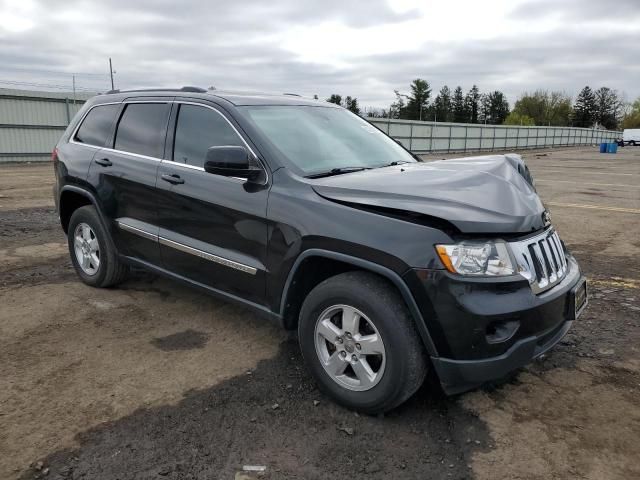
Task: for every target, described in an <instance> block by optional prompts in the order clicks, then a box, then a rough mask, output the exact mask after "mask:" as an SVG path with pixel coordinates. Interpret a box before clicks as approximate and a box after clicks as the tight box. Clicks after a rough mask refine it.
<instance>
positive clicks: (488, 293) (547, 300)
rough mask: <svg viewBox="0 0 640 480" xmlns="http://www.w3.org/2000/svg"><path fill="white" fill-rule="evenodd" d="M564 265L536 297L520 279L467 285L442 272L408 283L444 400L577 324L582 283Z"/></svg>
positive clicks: (535, 352) (536, 352) (500, 373)
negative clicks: (558, 276) (429, 340)
mask: <svg viewBox="0 0 640 480" xmlns="http://www.w3.org/2000/svg"><path fill="white" fill-rule="evenodd" d="M567 261H568V267H569V268H568V272H567V275H566V276H565V278H564V279H563V280H562V281H561V282H560V283H558V284H557V285H556V286H554V287H553V288H551V289H550V290H548V291H546V292H544V293H542V294H538V295H536V294H534V293H533V292H532V290H531V288H530V286H529V284H528V282H527V281H526V280H519V279H517V278H502V279H477V280H470V279H468V278H464V279H463V278H461V277H459V276H455V275H451V274H449V273H448V272H446V271H442V270H437V271H436V270H430V271H426V270H422V271H415V270H414V271H413V275H414V277H413V278H414V281H413V282H411V281H409V282H408V283H409V284H410V285H411V284H413V286H414V295H415V296H417V297H418V298H420V297H421V298H422V300H423V301H422V302H418V303H419V304H421V309H422V310H423V317H424V318H425V320H426V321H427V327H428V329H429V332H430V333H431V335H432V338H433V341H434V343H435V346H436V348H437V354H436V355H432V357H431V360H432V364H433V366H434V369H435V371H436V373H437V375H438V378H439V380H440V383H441V384H442V387H443V389H444V391H445V392H446V393H448V394H455V393H460V392H463V391H465V390H469V389H471V388H474V387H476V386H478V385H480V384H482V383H484V382H487V381H490V380H496V379H499V378H501V377H504V376H505V375H506V374H507V373H509V372H511V371H513V370H516V369H518V368H521V367H523V366H524V365H526V364H527V363H529V362H530V361H531V360H533V359H534V358H536V357H538V356H540V355H542V354H543V353H544V352H545V351H547V350H548V349H550V348H551V347H553V346H554V345H555V344H556V343H558V342H559V341H560V339H562V337H563V336H564V335H565V334H566V333H567V331H568V330H569V328H570V327H571V324H572V321H573V320H574V316H575V315H574V311H573V289H574V287H575V286H576V285H578V284H579V283H580V281H581V280H582V279H583V278H584V277H583V276H582V274H581V272H580V268H579V267H578V264H577V262H576V261H575V259H574V258H573V257H572V256H571V255H568V256H567ZM410 275H411V274H410ZM416 278H418V279H419V280H418V281H415V279H416ZM407 280H409V279H407ZM416 284H419V287H416ZM416 288H418V289H419V290H421V292H416V291H415V289H416ZM416 293H417V294H418V295H416ZM420 294H422V295H420ZM425 310H427V311H425ZM496 331H497V332H498V333H497V334H496Z"/></svg>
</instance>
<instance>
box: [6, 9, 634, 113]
mask: <svg viewBox="0 0 640 480" xmlns="http://www.w3.org/2000/svg"><path fill="white" fill-rule="evenodd" d="M108 57H112V58H113V62H114V68H115V70H116V71H117V74H116V87H118V88H132V87H140V86H176V85H177V86H179V85H199V86H205V87H207V86H210V85H215V86H216V87H217V88H224V89H238V90H260V91H272V92H296V93H300V94H304V95H313V94H318V95H319V96H320V98H326V97H328V96H329V95H330V94H331V93H341V94H343V95H354V96H356V97H358V99H359V100H360V103H361V104H363V105H373V106H387V105H388V104H389V103H390V102H391V101H392V100H393V90H394V89H399V90H401V91H407V89H408V84H409V83H410V82H411V80H412V79H414V78H417V77H421V78H425V79H427V80H429V82H430V83H431V84H432V87H433V89H434V91H435V90H438V89H439V88H440V87H441V86H442V85H444V84H447V85H449V86H450V87H451V88H453V87H455V86H456V85H461V86H462V87H463V89H464V90H468V89H469V88H470V87H471V86H472V84H473V83H476V84H477V85H478V86H479V87H480V89H481V90H482V91H489V90H495V89H498V90H502V91H504V92H505V93H506V94H507V95H508V97H509V99H510V100H511V101H513V100H515V99H516V98H517V97H518V95H519V94H521V93H522V92H523V91H525V90H534V89H536V88H544V89H549V90H563V91H565V92H567V93H568V94H570V95H572V96H574V95H575V94H576V93H577V92H578V91H579V90H580V89H581V88H582V87H583V86H584V85H587V84H588V85H590V86H592V87H595V88H597V87H600V86H603V85H606V86H609V87H611V88H615V89H618V90H620V91H621V92H624V93H625V94H626V96H627V98H628V99H633V98H636V97H638V96H640V61H639V60H640V1H639V0H616V1H615V2H612V1H598V0H563V1H557V0H495V1H484V2H481V1H477V0H475V1H474V0H468V1H455V0H449V1H426V0H390V1H386V0H362V1H349V0H323V1H318V2H311V1H304V0H279V1H274V0H271V1H269V0H267V1H265V0H172V1H169V0H100V1H86V0H65V1H56V0H0V82H3V81H4V82H7V81H18V82H24V83H34V84H47V85H62V84H70V77H69V75H64V74H60V73H58V72H67V73H71V72H81V73H82V75H79V76H78V77H77V84H78V86H79V87H80V88H92V89H97V90H100V91H104V90H106V89H108V88H109V80H108V77H107V76H106V75H104V74H105V73H107V72H108ZM86 73H94V74H102V75H103V76H98V75H95V76H90V75H84V74H86ZM10 86H11V85H10V84H8V83H0V87H10ZM20 88H29V87H27V86H21V87H20ZM32 88H35V87H32Z"/></svg>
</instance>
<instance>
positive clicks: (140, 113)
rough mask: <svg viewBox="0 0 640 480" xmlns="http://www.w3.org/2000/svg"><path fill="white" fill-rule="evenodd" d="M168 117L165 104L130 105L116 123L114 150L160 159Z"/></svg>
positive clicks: (167, 109)
mask: <svg viewBox="0 0 640 480" xmlns="http://www.w3.org/2000/svg"><path fill="white" fill-rule="evenodd" d="M168 115H169V105H168V104H166V103H130V104H129V105H127V106H126V108H125V110H124V113H123V114H122V116H121V117H120V122H118V130H117V131H116V141H115V145H114V148H115V149H116V150H122V151H123V152H129V153H137V154H139V155H146V156H147V157H155V158H160V157H161V156H162V152H163V150H164V137H165V132H166V126H167V117H168Z"/></svg>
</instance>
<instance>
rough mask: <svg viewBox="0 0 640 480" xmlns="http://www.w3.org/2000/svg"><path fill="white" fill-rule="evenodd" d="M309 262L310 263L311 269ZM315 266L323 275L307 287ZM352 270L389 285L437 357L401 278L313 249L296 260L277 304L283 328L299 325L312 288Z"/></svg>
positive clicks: (384, 269)
mask: <svg viewBox="0 0 640 480" xmlns="http://www.w3.org/2000/svg"><path fill="white" fill-rule="evenodd" d="M309 262H311V265H310V264H309ZM316 265H322V267H323V268H322V271H321V272H320V274H319V275H315V276H314V280H313V281H312V282H310V284H305V282H304V278H305V275H304V274H305V272H306V271H307V270H308V269H309V268H313V266H316ZM352 270H364V271H368V272H372V273H375V274H377V275H380V276H381V277H383V278H385V279H386V280H387V281H389V282H390V283H391V284H392V285H393V286H394V287H395V288H396V289H397V290H398V292H399V293H400V295H401V296H402V299H403V300H404V302H405V304H406V306H407V308H408V309H409V313H410V314H411V317H412V319H413V322H414V324H415V326H416V328H417V330H418V332H419V334H420V337H421V339H422V343H423V344H424V346H425V348H426V350H427V353H428V354H429V355H430V356H438V355H437V350H436V347H435V344H434V342H433V339H432V338H431V335H430V333H429V330H428V328H427V325H426V323H425V321H424V318H423V317H422V313H421V312H420V309H419V308H418V305H417V304H416V301H415V299H414V298H413V295H412V294H411V291H410V290H409V287H408V286H407V284H406V283H405V282H404V281H403V280H402V277H401V276H400V275H398V274H397V273H396V272H394V271H393V270H391V269H389V268H387V267H384V266H382V265H379V264H377V263H374V262H370V261H369V260H365V259H362V258H358V257H353V256H351V255H346V254H344V253H338V252H332V251H329V250H322V249H315V248H314V249H309V250H305V251H304V252H303V253H301V254H300V255H299V256H298V258H297V259H296V261H295V262H294V264H293V266H292V267H291V270H290V271H289V274H288V276H287V280H286V282H285V285H284V289H283V293H282V298H281V300H280V316H281V318H282V323H283V325H284V327H285V328H287V329H293V328H295V327H296V325H297V322H298V318H297V314H298V313H299V311H300V308H299V307H300V306H301V305H302V302H303V301H304V297H305V296H306V293H308V292H309V291H310V290H311V289H312V288H313V287H315V286H316V285H317V284H319V283H320V282H322V281H324V280H326V279H327V278H329V277H331V276H334V275H337V274H339V273H344V272H346V271H352ZM318 277H319V278H318Z"/></svg>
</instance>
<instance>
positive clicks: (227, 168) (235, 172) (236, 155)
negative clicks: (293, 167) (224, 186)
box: [204, 146, 264, 182]
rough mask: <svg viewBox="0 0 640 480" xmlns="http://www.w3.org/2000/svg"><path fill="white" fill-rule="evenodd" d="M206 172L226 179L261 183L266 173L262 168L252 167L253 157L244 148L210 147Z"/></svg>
mask: <svg viewBox="0 0 640 480" xmlns="http://www.w3.org/2000/svg"><path fill="white" fill-rule="evenodd" d="M204 171H205V172H208V173H213V174H214V175H222V176H225V177H238V178H246V179H247V180H248V181H251V182H255V181H259V180H260V179H261V178H262V177H263V175H264V172H263V170H262V168H260V167H257V166H253V165H251V157H250V156H249V152H248V151H247V149H246V148H244V147H232V146H223V147H209V149H208V150H207V156H206V158H205V162H204Z"/></svg>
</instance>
